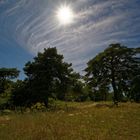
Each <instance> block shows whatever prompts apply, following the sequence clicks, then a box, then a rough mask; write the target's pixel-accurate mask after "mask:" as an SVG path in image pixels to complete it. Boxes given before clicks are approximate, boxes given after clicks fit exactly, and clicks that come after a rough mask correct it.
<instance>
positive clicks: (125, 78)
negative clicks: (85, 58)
mask: <svg viewBox="0 0 140 140" xmlns="http://www.w3.org/2000/svg"><path fill="white" fill-rule="evenodd" d="M139 53H140V52H139V48H137V49H136V48H127V47H125V46H123V45H121V44H111V45H110V46H109V47H108V48H107V49H105V50H104V52H101V53H99V54H98V55H97V56H96V57H95V58H93V59H91V60H90V61H89V62H88V63H87V65H88V66H87V68H86V69H85V71H86V77H87V83H88V84H89V85H90V86H91V87H92V88H93V90H98V89H100V88H101V87H104V86H105V87H107V86H110V85H111V86H112V89H113V91H114V98H113V99H114V103H115V104H117V103H118V101H119V95H120V94H123V92H125V91H127V90H128V89H127V85H128V83H129V82H130V81H132V79H133V78H134V77H135V76H137V75H139V72H140V58H139Z"/></svg>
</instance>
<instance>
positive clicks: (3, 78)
mask: <svg viewBox="0 0 140 140" xmlns="http://www.w3.org/2000/svg"><path fill="white" fill-rule="evenodd" d="M18 75H19V71H18V70H17V69H16V68H0V94H2V93H4V91H5V90H6V89H8V87H9V84H10V82H11V81H10V80H11V79H15V78H17V77H18Z"/></svg>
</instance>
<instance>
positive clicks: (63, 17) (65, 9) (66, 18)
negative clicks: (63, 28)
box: [57, 5, 74, 25]
mask: <svg viewBox="0 0 140 140" xmlns="http://www.w3.org/2000/svg"><path fill="white" fill-rule="evenodd" d="M57 19H58V20H59V22H60V24H63V25H67V24H70V23H72V22H73V19H74V14H73V11H72V9H71V8H70V7H69V6H66V5H63V6H61V7H60V8H59V9H58V10H57Z"/></svg>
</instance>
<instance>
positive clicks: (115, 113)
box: [0, 102, 140, 140]
mask: <svg viewBox="0 0 140 140" xmlns="http://www.w3.org/2000/svg"><path fill="white" fill-rule="evenodd" d="M98 104H99V103H98ZM101 104H102V105H101ZM106 104H109V103H100V105H97V104H95V103H91V102H88V103H68V104H67V107H66V105H65V103H62V104H61V105H60V106H61V107H60V109H59V110H57V111H50V112H42V113H41V112H40V113H25V114H11V115H5V116H0V140H140V104H136V103H121V104H120V105H119V107H109V106H108V105H106Z"/></svg>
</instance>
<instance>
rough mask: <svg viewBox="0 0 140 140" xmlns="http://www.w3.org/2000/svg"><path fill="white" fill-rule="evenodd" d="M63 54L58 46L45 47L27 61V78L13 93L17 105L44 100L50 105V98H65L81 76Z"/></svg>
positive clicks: (25, 69)
mask: <svg viewBox="0 0 140 140" xmlns="http://www.w3.org/2000/svg"><path fill="white" fill-rule="evenodd" d="M63 59H64V57H63V55H60V54H58V53H57V50H56V48H48V49H44V52H43V53H38V55H37V57H35V58H34V60H33V61H32V62H31V61H29V62H28V63H26V65H25V68H24V71H25V74H26V75H27V78H26V80H25V81H24V82H23V83H21V85H20V86H19V88H16V90H15V92H14V93H13V101H14V104H15V105H19V106H25V105H26V106H31V105H32V104H35V103H37V102H42V103H44V104H45V106H46V107H47V106H48V98H49V97H52V98H58V99H65V94H66V92H67V91H68V89H69V88H70V87H71V86H72V85H73V84H74V82H75V81H76V80H77V77H79V74H77V73H75V72H74V71H73V69H72V68H71V66H72V64H68V63H66V62H64V61H63Z"/></svg>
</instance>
